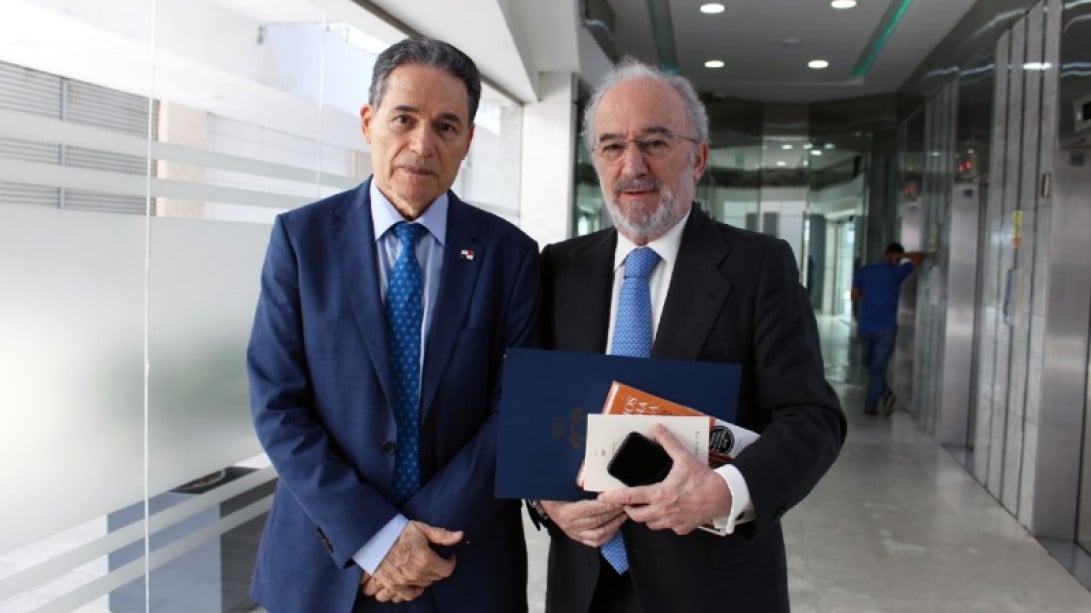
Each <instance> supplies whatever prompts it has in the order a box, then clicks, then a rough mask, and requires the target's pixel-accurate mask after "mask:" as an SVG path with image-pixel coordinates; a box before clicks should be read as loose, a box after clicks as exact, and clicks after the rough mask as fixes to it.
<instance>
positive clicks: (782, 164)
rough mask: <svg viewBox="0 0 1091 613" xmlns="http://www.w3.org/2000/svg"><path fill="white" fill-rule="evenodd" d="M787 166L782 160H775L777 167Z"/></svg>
mask: <svg viewBox="0 0 1091 613" xmlns="http://www.w3.org/2000/svg"><path fill="white" fill-rule="evenodd" d="M787 165H788V162H785V161H784V160H777V166H787Z"/></svg>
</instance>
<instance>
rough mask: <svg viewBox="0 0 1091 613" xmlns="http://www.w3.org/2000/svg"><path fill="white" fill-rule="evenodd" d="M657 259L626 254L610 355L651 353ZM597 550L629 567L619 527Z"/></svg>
mask: <svg viewBox="0 0 1091 613" xmlns="http://www.w3.org/2000/svg"><path fill="white" fill-rule="evenodd" d="M657 263H659V255H658V254H657V253H656V252H655V251H652V249H651V248H650V247H640V248H638V249H634V250H632V251H630V252H629V255H628V256H626V258H625V278H624V279H623V280H622V282H621V292H620V293H619V294H618V298H617V316H616V317H615V319H614V340H613V342H612V343H611V345H610V354H611V355H626V356H630V357H635V358H646V357H648V356H650V355H651V354H652V294H651V288H650V287H649V286H648V277H649V276H650V275H651V273H652V269H653V268H655V265H656V264H657ZM599 551H601V552H602V557H604V558H606V561H607V562H609V563H610V566H612V567H613V568H614V570H616V571H617V572H618V574H619V575H620V574H622V573H624V572H625V571H627V570H629V557H628V556H627V555H626V554H625V541H624V540H623V538H622V536H621V530H618V531H617V533H615V534H614V536H613V538H611V539H610V540H608V541H606V542H605V543H603V544H602V547H600V548H599Z"/></svg>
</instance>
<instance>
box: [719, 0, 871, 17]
mask: <svg viewBox="0 0 1091 613" xmlns="http://www.w3.org/2000/svg"><path fill="white" fill-rule="evenodd" d="M853 4H855V2H854V3H853ZM701 12H702V13H704V14H705V15H715V14H717V13H722V12H724V5H722V4H720V3H719V2H709V3H707V4H702V5H701Z"/></svg>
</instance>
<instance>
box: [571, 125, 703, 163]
mask: <svg viewBox="0 0 1091 613" xmlns="http://www.w3.org/2000/svg"><path fill="white" fill-rule="evenodd" d="M656 137H662V138H666V139H672V140H673V139H678V140H684V141H688V142H690V143H692V144H694V145H700V144H701V141H700V139H698V138H695V137H692V136H685V135H684V134H675V133H674V132H671V131H670V130H666V129H653V130H648V131H647V132H645V133H644V136H641V137H639V138H626V139H620V138H609V137H607V139H604V140H600V141H599V142H598V143H597V144H595V146H594V147H593V148H592V149H591V152H592V153H594V154H595V155H597V156H599V157H600V158H602V159H603V160H606V161H608V162H617V161H618V160H620V159H621V158H623V157H625V152H626V151H628V150H629V143H633V144H634V145H636V149H637V151H639V152H640V155H642V156H644V157H645V158H648V159H659V158H660V157H661V156H662V155H665V154H667V153H669V152H670V147H669V146H668V147H667V150H666V151H664V152H663V153H662V154H658V153H649V149H648V147H650V146H651V144H652V143H653V142H655V140H657V138H656ZM664 142H670V141H664ZM604 145H608V146H609V145H621V148H620V149H619V150H618V152H617V157H611V155H608V154H605V153H603V150H602V148H603V146H604Z"/></svg>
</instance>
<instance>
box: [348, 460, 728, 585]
mask: <svg viewBox="0 0 1091 613" xmlns="http://www.w3.org/2000/svg"><path fill="white" fill-rule="evenodd" d="M736 472H737V471H736ZM408 525H409V520H408V519H406V518H405V516H404V515H402V514H401V513H399V514H397V515H395V516H394V517H391V518H390V521H388V522H386V525H385V526H383V527H382V528H381V529H380V530H379V531H378V532H376V533H375V536H373V537H371V540H370V541H368V542H366V543H364V546H363V547H361V548H360V550H359V551H357V552H356V554H355V555H353V556H352V559H353V561H354V562H356V565H357V566H359V567H360V568H362V569H364V570H365V571H367V573H368V574H369V575H374V574H375V569H376V568H379V564H381V563H382V561H383V559H384V558H386V554H388V553H390V548H391V547H393V546H394V542H395V541H397V540H398V537H399V536H401V535H402V530H405V527H406V526H408Z"/></svg>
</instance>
